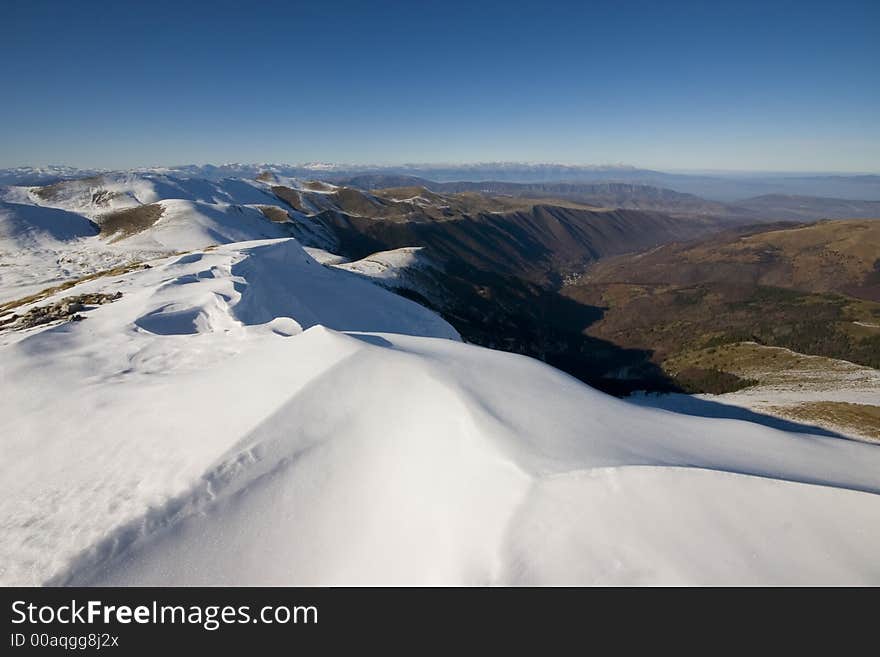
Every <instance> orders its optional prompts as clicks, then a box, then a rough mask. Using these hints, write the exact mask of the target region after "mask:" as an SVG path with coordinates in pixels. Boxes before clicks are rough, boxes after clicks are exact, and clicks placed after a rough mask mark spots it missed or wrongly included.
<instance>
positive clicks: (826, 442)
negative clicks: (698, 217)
mask: <svg viewBox="0 0 880 657" xmlns="http://www.w3.org/2000/svg"><path fill="white" fill-rule="evenodd" d="M150 264H151V267H150V268H149V269H139V270H136V271H130V272H127V273H124V274H120V275H118V276H111V277H102V278H97V279H94V280H91V281H88V282H84V283H81V284H79V285H77V286H75V287H74V288H72V289H71V290H67V291H65V292H63V293H59V295H67V294H79V293H85V292H114V293H115V292H117V291H121V292H122V293H123V294H122V297H121V298H120V299H118V300H117V301H113V302H112V303H108V304H106V305H102V306H99V307H97V308H94V309H92V310H87V311H85V312H84V315H85V317H86V318H85V320H84V321H80V322H70V323H67V324H62V325H55V326H48V327H41V328H38V329H32V330H28V331H6V332H3V333H0V364H2V373H3V375H2V379H0V412H2V417H3V418H4V432H3V434H2V438H0V440H2V444H3V453H4V459H3V460H2V461H0V522H2V527H0V563H2V568H3V570H2V574H0V581H2V583H4V584H42V583H51V584H124V585H129V584H146V585H151V584H156V585H161V584H215V585H216V584H250V585H257V584H271V585H284V584H365V583H375V584H395V583H399V584H577V583H583V584H594V583H603V584H655V583H671V584H677V583H688V584H695V583H737V584H745V583H860V584H866V583H874V584H877V583H880V568H878V566H877V559H876V555H877V554H878V553H880V495H878V492H880V450H878V449H877V448H876V447H873V446H870V445H866V444H862V443H857V442H853V441H846V440H841V439H836V438H827V437H818V436H811V435H806V434H795V433H786V432H781V431H776V430H773V429H769V428H767V427H764V426H760V425H757V424H753V423H749V422H742V421H735V420H723V419H710V418H698V417H691V416H685V415H679V414H676V413H671V412H667V411H660V410H655V409H649V408H639V407H637V406H635V405H632V404H630V403H627V402H625V401H621V400H617V399H614V398H612V397H609V396H607V395H604V394H602V393H600V392H598V391H596V390H593V389H591V388H589V387H588V386H585V385H584V384H582V383H580V382H579V381H577V380H575V379H573V378H571V377H569V376H567V375H565V374H563V373H561V372H559V371H557V370H555V369H553V368H551V367H549V366H547V365H544V364H542V363H540V362H538V361H535V360H532V359H529V358H526V357H522V356H517V355H512V354H506V353H501V352H496V351H492V350H487V349H483V348H480V347H476V346H472V345H467V344H464V343H462V342H461V341H460V340H459V338H458V335H457V334H456V332H455V331H454V329H452V327H450V326H449V325H448V324H447V323H446V322H445V321H443V320H442V319H441V318H440V317H438V316H437V315H435V314H434V313H432V312H430V311H429V310H427V309H425V308H423V307H421V306H419V305H417V304H415V303H413V302H411V301H408V300H406V299H404V298H402V297H399V296H396V295H394V294H392V293H391V292H389V291H387V290H384V289H382V288H381V287H380V286H377V285H373V284H371V283H370V282H368V281H365V280H363V279H362V278H361V277H359V276H356V275H354V274H353V273H352V272H347V271H340V270H339V269H338V268H337V267H330V266H324V265H321V264H319V263H318V262H316V261H315V260H314V259H313V258H312V257H310V256H309V255H308V254H307V253H306V252H305V251H304V250H303V249H302V248H301V247H300V245H299V244H298V243H297V242H296V240H293V239H281V240H267V241H255V242H244V243H235V244H227V245H221V246H218V247H216V248H212V249H207V250H205V249H196V250H194V251H193V252H191V253H186V254H181V255H175V256H171V257H168V258H165V259H162V260H155V261H152V262H151V263H150ZM56 296H57V295H56ZM54 298H55V297H50V298H48V299H46V300H45V302H46V303H49V302H51V301H52V300H53V299H54ZM41 303H42V302H41Z"/></svg>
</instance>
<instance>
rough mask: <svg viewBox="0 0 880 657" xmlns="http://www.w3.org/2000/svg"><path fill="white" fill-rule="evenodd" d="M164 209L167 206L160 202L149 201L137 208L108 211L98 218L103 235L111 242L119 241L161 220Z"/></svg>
mask: <svg viewBox="0 0 880 657" xmlns="http://www.w3.org/2000/svg"><path fill="white" fill-rule="evenodd" d="M164 211H165V208H164V207H162V206H161V205H159V204H158V203H148V204H147V205H139V206H137V207H136V208H127V209H125V210H117V211H115V212H108V213H107V214H104V215H101V216H100V217H98V220H97V221H98V225H99V226H100V227H101V237H104V238H109V241H111V242H118V241H119V240H123V239H125V238H126V237H131V236H132V235H136V234H137V233H140V232H143V231H145V230H147V229H148V228H150V227H151V226H152V225H153V224H155V223H156V222H157V221H159V219H160V218H161V217H162V213H163V212H164Z"/></svg>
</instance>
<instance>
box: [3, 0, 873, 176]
mask: <svg viewBox="0 0 880 657" xmlns="http://www.w3.org/2000/svg"><path fill="white" fill-rule="evenodd" d="M0 5H2V6H0V9H2V12H0V13H2V21H0V79H2V80H3V89H4V91H3V102H2V103H0V145H2V146H0V166H16V165H26V164H47V163H62V164H71V165H78V166H97V167H128V166H141V165H160V164H167V165H170V164H181V163H189V162H195V163H202V162H214V163H219V162H231V161H238V162H264V161H284V162H304V161H311V160H322V161H342V162H358V163H387V164H392V163H401V162H474V161H496V160H528V161H556V162H565V163H612V162H622V163H627V164H634V165H639V166H646V167H653V168H662V169H756V170H789V171H798V170H801V171H803V170H811V171H874V172H880V74H878V66H880V2H877V1H875V0H871V1H863V2H848V1H845V0H844V1H835V2H811V1H810V0H800V1H798V2H774V1H772V0H768V1H767V2H727V3H721V2H717V3H716V2H687V3H685V2H636V1H626V0H621V1H618V2H588V1H582V2H517V1H516V0H509V1H507V2H492V1H484V2H450V1H446V2H423V1H416V0H412V1H410V2H378V1H376V2H367V1H366V0H362V1H361V2H333V1H322V2H314V3H299V2H273V1H262V2H257V1H251V2H231V1H226V0H214V1H213V2H203V3H200V2H194V1H190V2H167V1H166V0H151V1H150V2H123V1H121V0H118V1H116V2H108V1H91V0H77V1H76V2H73V1H69V2H62V1H56V2H44V1H41V0H0Z"/></svg>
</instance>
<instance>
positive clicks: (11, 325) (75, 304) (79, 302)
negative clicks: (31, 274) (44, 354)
mask: <svg viewBox="0 0 880 657" xmlns="http://www.w3.org/2000/svg"><path fill="white" fill-rule="evenodd" d="M120 298H122V292H116V293H115V294H104V293H101V292H93V293H90V294H78V295H76V296H71V297H64V298H63V299H60V300H58V301H56V302H54V303H50V304H48V305H45V306H36V307H34V308H30V309H29V310H28V311H27V312H25V313H23V314H22V315H17V314H12V315H9V316H7V317H3V318H2V319H0V330H2V329H12V330H21V329H28V328H33V327H35V326H42V325H43V324H50V323H52V322H58V321H71V322H76V321H80V320H82V319H85V318H84V317H83V316H82V315H80V314H79V312H80V311H83V310H88V307H89V306H100V305H103V304H105V303H110V302H111V301H116V300H117V299H120Z"/></svg>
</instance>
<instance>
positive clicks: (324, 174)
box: [0, 162, 880, 202]
mask: <svg viewBox="0 0 880 657" xmlns="http://www.w3.org/2000/svg"><path fill="white" fill-rule="evenodd" d="M136 170H137V171H144V172H147V171H152V172H165V173H171V174H174V175H178V176H192V177H197V178H207V179H211V180H216V179H222V178H254V177H256V176H257V175H259V174H260V173H261V172H264V171H268V172H271V173H274V174H277V175H282V176H292V177H299V178H307V179H308V178H314V177H320V178H321V179H323V180H331V181H345V180H346V179H349V178H352V177H355V176H364V175H381V176H406V177H413V178H424V179H426V180H430V181H433V182H436V183H445V182H482V181H492V182H508V183H595V182H624V183H630V184H639V185H647V186H652V187H662V188H667V189H671V190H674V191H677V192H681V193H687V194H694V195H697V196H701V197H703V198H706V199H709V200H714V201H722V202H732V201H740V200H743V199H747V198H751V197H755V196H765V195H770V194H773V195H778V194H782V195H799V196H820V197H832V198H839V199H848V200H866V201H877V200H880V175H877V174H871V173H864V174H842V173H785V172H775V173H768V172H711V173H678V172H664V171H655V170H652V169H644V168H638V167H634V166H625V165H567V164H554V163H527V162H487V163H474V164H402V165H371V164H363V165H360V164H340V163H322V162H311V163H304V164H283V163H256V164H240V163H231V164H221V165H213V164H203V165H197V164H189V165H180V166H170V167H152V168H141V169H136ZM106 172H107V171H106V170H101V169H77V168H75V167H70V166H62V165H50V166H45V167H17V168H11V169H0V184H5V185H45V184H49V183H52V182H56V181H58V180H63V179H70V178H82V177H85V176H89V175H94V174H97V173H106ZM386 182H387V183H388V184H385V185H383V186H399V185H402V184H411V183H403V182H399V183H396V184H395V183H392V182H390V181H386ZM373 186H379V185H373Z"/></svg>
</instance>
